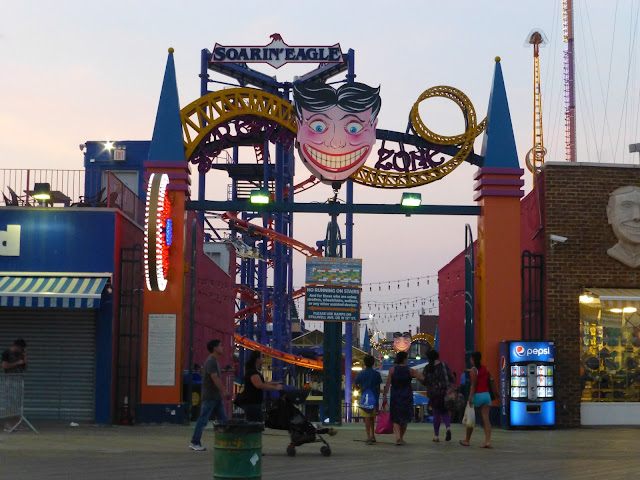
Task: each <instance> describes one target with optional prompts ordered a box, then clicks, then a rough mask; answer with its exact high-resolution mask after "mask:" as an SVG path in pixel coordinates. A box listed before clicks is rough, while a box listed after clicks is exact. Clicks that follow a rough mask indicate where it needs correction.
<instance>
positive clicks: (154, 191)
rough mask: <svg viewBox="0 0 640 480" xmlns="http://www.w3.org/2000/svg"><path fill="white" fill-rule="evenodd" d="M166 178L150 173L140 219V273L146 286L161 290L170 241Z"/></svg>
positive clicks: (169, 213) (167, 272)
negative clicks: (142, 234)
mask: <svg viewBox="0 0 640 480" xmlns="http://www.w3.org/2000/svg"><path fill="white" fill-rule="evenodd" d="M168 185H169V177H168V175H166V174H164V173H163V174H159V175H158V174H155V173H152V174H151V177H150V178H149V186H148V187H147V205H146V211H145V222H144V275H145V279H146V282H147V288H148V289H149V290H152V291H164V290H165V289H166V288H167V279H168V274H169V248H170V246H171V243H172V233H173V232H172V227H171V201H170V200H169V195H168V192H167V186H168Z"/></svg>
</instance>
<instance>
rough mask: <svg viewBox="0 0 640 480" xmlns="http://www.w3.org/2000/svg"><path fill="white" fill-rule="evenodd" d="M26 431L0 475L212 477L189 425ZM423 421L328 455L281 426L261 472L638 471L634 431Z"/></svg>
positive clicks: (343, 430) (356, 475)
mask: <svg viewBox="0 0 640 480" xmlns="http://www.w3.org/2000/svg"><path fill="white" fill-rule="evenodd" d="M37 428H38V429H39V430H40V435H36V434H34V433H33V432H31V431H19V432H16V433H12V434H10V435H9V434H0V472H2V474H1V477H2V478H7V479H9V478H25V479H38V480H42V479H68V480H75V479H78V480H81V479H82V480H84V479H91V480H102V479H105V480H107V479H108V480H115V479H118V480H124V479H131V480H134V479H135V480H146V479H149V480H151V479H154V480H157V479H187V480H189V479H194V480H195V479H210V478H212V475H213V456H212V450H211V449H212V446H213V431H212V430H211V429H210V428H209V429H207V430H205V433H204V435H203V444H204V445H205V446H206V447H207V448H208V450H207V451H206V452H193V451H191V450H189V449H188V448H187V446H188V443H189V438H190V435H191V431H192V429H191V427H188V426H170V425H146V426H133V427H124V426H116V427H95V426H80V427H68V426H47V425H37ZM432 435H433V432H432V428H431V425H429V424H413V425H409V429H408V433H407V436H406V441H407V445H406V446H404V447H397V446H395V445H394V444H393V439H392V436H390V435H385V436H378V443H377V444H375V445H371V446H368V445H365V443H364V442H363V441H362V440H363V439H364V425H363V424H352V425H347V426H343V427H339V433H338V435H336V436H335V437H326V439H327V441H328V442H329V443H330V444H331V448H332V456H331V457H323V456H322V455H321V454H320V446H321V444H320V443H316V444H307V445H303V446H300V447H298V452H297V455H296V456H295V457H287V455H286V453H285V448H286V445H287V443H288V437H287V435H286V432H281V431H273V430H267V431H265V433H264V434H263V453H264V456H263V457H262V478H264V479H278V480H287V479H291V480H305V479H307V478H309V479H310V478H320V479H334V480H341V479H349V480H359V479H363V480H371V479H377V478H391V479H394V478H398V477H403V478H408V479H426V478H438V479H446V478H451V479H465V480H466V479H471V478H493V479H517V480H525V479H536V480H542V479H543V480H550V479H572V478H576V479H577V478H580V479H598V480H602V479H604V478H607V479H616V480H623V479H636V478H638V475H639V474H638V470H639V469H638V458H639V456H638V451H639V450H638V445H639V444H640V429H636V428H598V429H586V428H585V429H574V430H530V431H505V430H500V429H494V434H493V444H494V448H493V449H491V450H488V449H482V448H479V446H480V444H481V441H482V439H483V437H484V435H483V433H482V430H481V429H478V430H477V431H476V432H474V437H473V438H472V445H471V447H462V446H460V445H459V444H458V440H460V439H461V438H462V436H463V428H462V426H461V425H459V424H456V425H454V426H453V440H452V441H451V442H444V441H443V440H444V435H443V434H441V442H440V443H433V442H432V441H431V438H432Z"/></svg>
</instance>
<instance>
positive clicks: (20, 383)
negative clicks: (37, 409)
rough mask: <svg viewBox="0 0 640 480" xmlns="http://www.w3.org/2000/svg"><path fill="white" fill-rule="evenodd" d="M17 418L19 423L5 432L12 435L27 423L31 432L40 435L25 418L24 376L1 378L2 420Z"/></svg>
mask: <svg viewBox="0 0 640 480" xmlns="http://www.w3.org/2000/svg"><path fill="white" fill-rule="evenodd" d="M11 418H16V419H18V421H17V422H16V423H15V424H14V425H13V426H12V427H9V428H8V429H6V430H5V431H6V432H8V433H11V432H13V431H15V430H16V429H17V428H18V426H19V425H20V424H21V423H22V422H25V423H26V424H27V425H29V427H31V430H33V431H34V432H36V433H38V430H36V429H35V427H34V426H33V425H31V423H30V422H29V420H27V419H26V417H25V416H24V379H23V378H22V375H15V374H9V375H4V376H0V419H11Z"/></svg>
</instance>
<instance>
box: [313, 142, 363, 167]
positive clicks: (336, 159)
mask: <svg viewBox="0 0 640 480" xmlns="http://www.w3.org/2000/svg"><path fill="white" fill-rule="evenodd" d="M302 148H304V151H305V153H306V154H307V156H308V158H310V159H311V160H312V161H313V163H315V164H316V165H318V166H319V167H321V168H323V169H325V170H330V171H333V172H341V171H343V170H346V169H348V168H349V167H352V166H353V165H355V164H357V163H358V162H359V161H360V160H362V159H363V158H364V156H365V155H366V154H367V152H368V151H369V148H370V147H367V146H364V147H362V148H359V149H358V150H355V151H353V152H350V153H345V154H344V155H332V154H330V153H324V152H321V151H320V150H316V149H315V148H313V147H311V146H309V145H303V147H302Z"/></svg>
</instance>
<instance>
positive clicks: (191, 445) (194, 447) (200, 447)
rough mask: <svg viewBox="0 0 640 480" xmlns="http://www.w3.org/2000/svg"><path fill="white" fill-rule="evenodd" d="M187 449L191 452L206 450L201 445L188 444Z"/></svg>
mask: <svg viewBox="0 0 640 480" xmlns="http://www.w3.org/2000/svg"><path fill="white" fill-rule="evenodd" d="M189 448H190V449H191V450H195V451H196V452H202V451H204V450H206V448H205V447H203V446H202V444H201V443H190V444H189Z"/></svg>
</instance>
